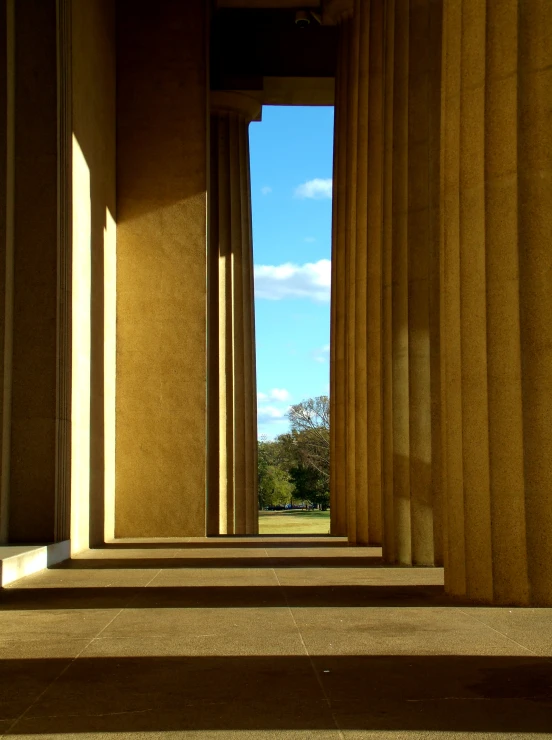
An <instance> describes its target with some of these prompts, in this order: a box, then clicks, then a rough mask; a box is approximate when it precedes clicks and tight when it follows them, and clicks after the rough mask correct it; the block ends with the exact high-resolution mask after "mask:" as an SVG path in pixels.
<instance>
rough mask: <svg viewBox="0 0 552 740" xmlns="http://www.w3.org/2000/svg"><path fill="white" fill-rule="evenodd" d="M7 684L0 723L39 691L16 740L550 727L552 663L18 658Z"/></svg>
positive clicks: (4, 672)
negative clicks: (29, 738) (29, 739)
mask: <svg viewBox="0 0 552 740" xmlns="http://www.w3.org/2000/svg"><path fill="white" fill-rule="evenodd" d="M53 677H57V680H55V682H54V683H51V682H52V680H53ZM0 682H1V684H2V688H3V693H2V698H1V700H0V711H1V712H2V714H0V718H2V717H4V718H9V717H14V716H15V717H16V716H18V715H17V712H18V711H19V710H20V708H21V706H22V700H21V697H22V695H23V696H25V699H26V701H28V700H29V699H30V698H31V695H32V694H35V693H36V702H35V703H34V704H33V705H32V706H31V708H30V709H29V710H28V711H27V713H26V714H25V716H24V717H23V718H22V719H21V720H20V721H19V722H18V723H17V725H16V726H15V727H14V728H13V729H12V731H11V733H10V734H15V735H18V734H43V735H44V736H46V737H52V736H53V735H57V733H60V734H61V733H74V734H80V733H107V732H118V733H134V732H163V731H192V730H193V731H196V732H197V731H216V730H225V731H231V730H257V731H263V730H271V731H277V730H282V731H283V730H303V731H315V730H329V731H331V730H334V731H335V728H336V725H337V726H339V727H340V728H341V729H342V730H357V731H365V732H368V731H375V732H376V731H377V732H386V731H387V732H390V731H427V732H433V731H439V732H455V731H456V732H467V733H472V732H481V733H485V732H505V733H511V734H512V736H513V737H517V736H519V734H520V733H531V732H532V733H550V731H551V729H552V725H551V717H552V663H551V662H550V661H549V660H546V659H543V658H533V657H504V656H500V657H499V656H447V655H440V656H409V655H402V656H397V655H394V656H354V655H352V656H343V655H341V656H318V655H314V656H311V657H308V656H258V657H251V656H249V657H248V656H240V657H231V656H228V657H160V656H159V657H132V658H126V657H105V658H104V657H81V658H80V659H79V660H77V661H75V662H71V661H69V660H65V659H46V660H25V659H19V660H2V661H0ZM43 683H45V684H46V685H49V688H48V689H47V691H45V693H44V694H43V695H42V696H41V695H40V691H41V688H42V685H43ZM331 736H332V737H334V735H331Z"/></svg>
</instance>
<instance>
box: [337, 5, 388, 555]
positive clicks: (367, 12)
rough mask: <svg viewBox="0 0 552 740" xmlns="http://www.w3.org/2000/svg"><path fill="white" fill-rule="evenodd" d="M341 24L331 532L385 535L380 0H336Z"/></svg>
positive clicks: (374, 539) (368, 538) (377, 539)
mask: <svg viewBox="0 0 552 740" xmlns="http://www.w3.org/2000/svg"><path fill="white" fill-rule="evenodd" d="M324 19H325V22H333V23H338V24H339V25H340V45H339V58H338V70H337V79H336V113H335V115H336V126H335V161H334V214H333V258H332V269H333V276H332V342H331V345H332V362H331V394H330V396H331V482H330V490H331V495H332V531H333V532H334V533H335V534H347V535H348V537H349V541H350V542H351V543H357V544H365V545H368V544H371V545H377V544H380V543H381V537H382V532H381V497H382V495H381V481H382V477H381V431H382V429H381V423H382V417H381V260H382V251H381V245H382V238H381V236H382V235H381V228H382V162H383V97H382V94H383V2H381V0H373V1H372V2H371V3H368V2H365V1H364V0H355V2H349V3H346V2H339V1H338V0H336V2H330V3H327V4H326V8H325V18H324Z"/></svg>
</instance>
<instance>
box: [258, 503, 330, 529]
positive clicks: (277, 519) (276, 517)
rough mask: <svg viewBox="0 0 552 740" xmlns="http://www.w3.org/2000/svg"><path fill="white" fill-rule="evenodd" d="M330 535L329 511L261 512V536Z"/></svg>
mask: <svg viewBox="0 0 552 740" xmlns="http://www.w3.org/2000/svg"><path fill="white" fill-rule="evenodd" d="M329 533H330V512H329V511H299V510H298V509H294V510H291V511H259V534H329Z"/></svg>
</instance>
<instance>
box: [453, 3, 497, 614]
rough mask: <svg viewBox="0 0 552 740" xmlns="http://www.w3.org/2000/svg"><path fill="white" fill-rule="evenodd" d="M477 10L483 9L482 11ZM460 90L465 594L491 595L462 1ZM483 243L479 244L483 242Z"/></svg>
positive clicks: (480, 270)
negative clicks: (466, 535)
mask: <svg viewBox="0 0 552 740" xmlns="http://www.w3.org/2000/svg"><path fill="white" fill-rule="evenodd" d="M482 10H483V12H482ZM460 53H461V55H462V66H461V82H460V85H461V89H460V96H461V97H460V109H461V118H460V177H459V184H460V217H459V221H460V233H459V240H460V320H461V326H460V332H461V334H460V336H461V357H462V370H461V403H462V455H463V460H462V462H463V483H464V517H465V527H466V531H468V532H470V536H469V537H468V538H467V539H466V540H465V547H466V556H465V557H466V592H467V594H468V596H470V597H472V598H475V599H481V600H489V599H492V555H491V521H490V514H491V508H490V488H489V487H490V479H489V438H488V400H487V327H486V276H485V249H484V244H485V185H484V162H485V141H484V130H485V119H484V116H485V110H484V100H485V14H484V9H483V8H482V4H481V2H480V0H463V1H462V34H461V52H460ZM482 246H483V248H482Z"/></svg>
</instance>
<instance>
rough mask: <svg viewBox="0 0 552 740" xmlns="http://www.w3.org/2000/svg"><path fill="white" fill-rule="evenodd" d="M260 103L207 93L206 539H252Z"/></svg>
mask: <svg viewBox="0 0 552 740" xmlns="http://www.w3.org/2000/svg"><path fill="white" fill-rule="evenodd" d="M260 112H261V105H260V103H259V102H258V101H257V100H255V99H254V98H251V97H248V96H246V95H242V94H239V93H227V92H214V93H211V181H210V209H209V212H210V220H209V229H210V234H209V342H208V344H209V414H210V418H209V481H208V490H209V503H208V532H209V534H256V533H257V532H258V512H257V509H258V504H257V405H256V371H255V322H254V300H253V244H252V233H251V187H250V180H249V138H248V126H249V123H250V121H252V120H254V119H258V118H259V116H260Z"/></svg>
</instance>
